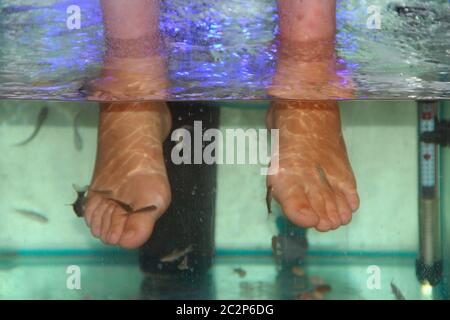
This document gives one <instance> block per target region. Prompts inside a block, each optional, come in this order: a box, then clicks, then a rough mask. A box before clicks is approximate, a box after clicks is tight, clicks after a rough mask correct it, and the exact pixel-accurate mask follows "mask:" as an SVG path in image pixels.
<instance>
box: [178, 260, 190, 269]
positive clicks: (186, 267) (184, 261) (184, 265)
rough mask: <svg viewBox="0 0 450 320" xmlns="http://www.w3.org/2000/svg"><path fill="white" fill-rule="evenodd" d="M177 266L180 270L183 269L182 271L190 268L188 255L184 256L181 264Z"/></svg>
mask: <svg viewBox="0 0 450 320" xmlns="http://www.w3.org/2000/svg"><path fill="white" fill-rule="evenodd" d="M177 268H178V270H181V271H184V270H188V269H189V266H188V257H187V256H184V258H183V260H182V261H181V262H180V264H179V265H178V266H177Z"/></svg>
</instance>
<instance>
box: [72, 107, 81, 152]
mask: <svg viewBox="0 0 450 320" xmlns="http://www.w3.org/2000/svg"><path fill="white" fill-rule="evenodd" d="M81 113H82V111H80V112H78V113H77V115H76V116H75V119H74V120H73V143H74V145H75V149H76V150H77V151H81V149H83V139H82V138H81V135H80V131H79V130H78V122H79V120H80V115H81Z"/></svg>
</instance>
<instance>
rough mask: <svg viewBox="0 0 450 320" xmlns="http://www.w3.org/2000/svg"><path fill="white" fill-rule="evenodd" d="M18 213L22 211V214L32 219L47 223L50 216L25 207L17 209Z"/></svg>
mask: <svg viewBox="0 0 450 320" xmlns="http://www.w3.org/2000/svg"><path fill="white" fill-rule="evenodd" d="M16 212H17V213H20V214H21V215H22V216H24V217H26V218H29V219H31V220H34V221H36V222H39V223H47V222H48V218H47V217H46V216H44V215H43V214H40V213H38V212H36V211H32V210H25V209H16Z"/></svg>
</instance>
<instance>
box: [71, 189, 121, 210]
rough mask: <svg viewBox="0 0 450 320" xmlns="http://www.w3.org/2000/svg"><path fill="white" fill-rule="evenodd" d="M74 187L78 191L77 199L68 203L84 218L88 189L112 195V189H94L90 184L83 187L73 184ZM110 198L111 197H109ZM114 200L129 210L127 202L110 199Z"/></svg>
mask: <svg viewBox="0 0 450 320" xmlns="http://www.w3.org/2000/svg"><path fill="white" fill-rule="evenodd" d="M72 188H73V189H74V190H75V192H76V193H77V199H76V200H75V202H74V203H71V204H68V206H71V207H72V209H73V212H75V214H76V215H77V217H79V218H82V217H84V211H85V210H86V202H87V194H88V191H91V192H94V193H100V194H103V195H105V196H110V195H111V193H112V192H111V191H100V190H92V189H90V188H89V186H85V187H83V188H80V187H78V186H77V185H75V184H73V185H72ZM108 199H110V198H108ZM110 200H112V201H115V202H117V203H118V205H120V206H125V207H126V208H125V209H127V211H128V210H129V208H128V207H127V205H126V204H122V203H121V202H120V201H118V200H115V199H110Z"/></svg>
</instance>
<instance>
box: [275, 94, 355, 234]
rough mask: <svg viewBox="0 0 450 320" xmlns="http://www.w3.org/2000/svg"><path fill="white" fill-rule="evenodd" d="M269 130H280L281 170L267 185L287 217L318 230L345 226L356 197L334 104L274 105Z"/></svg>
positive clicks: (276, 155) (302, 225) (278, 153)
mask: <svg viewBox="0 0 450 320" xmlns="http://www.w3.org/2000/svg"><path fill="white" fill-rule="evenodd" d="M267 126H268V127H269V128H270V129H279V146H278V148H275V150H278V151H276V152H275V154H274V155H273V156H274V157H278V160H279V170H278V171H277V173H276V174H274V175H271V176H268V178H267V185H268V188H269V190H271V192H272V195H273V197H274V198H275V199H276V200H277V201H278V202H279V203H280V204H281V206H282V209H283V212H284V213H285V215H286V216H287V217H288V218H289V219H290V220H291V221H292V222H293V223H295V224H296V225H298V226H301V227H315V228H316V229H317V230H319V231H322V232H324V231H329V230H334V229H336V228H338V227H339V226H341V225H346V224H348V223H349V222H350V221H351V219H352V213H353V212H355V211H356V210H357V209H358V207H359V197H358V193H357V191H356V181H355V178H354V175H353V172H352V169H351V166H350V162H349V160H348V157H347V151H346V147H345V143H344V140H343V137H342V132H341V124H340V116H339V109H338V106H337V103H336V102H324V101H322V102H319V101H317V102H299V101H276V102H273V103H272V106H271V108H270V111H269V114H268V116H267Z"/></svg>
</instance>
